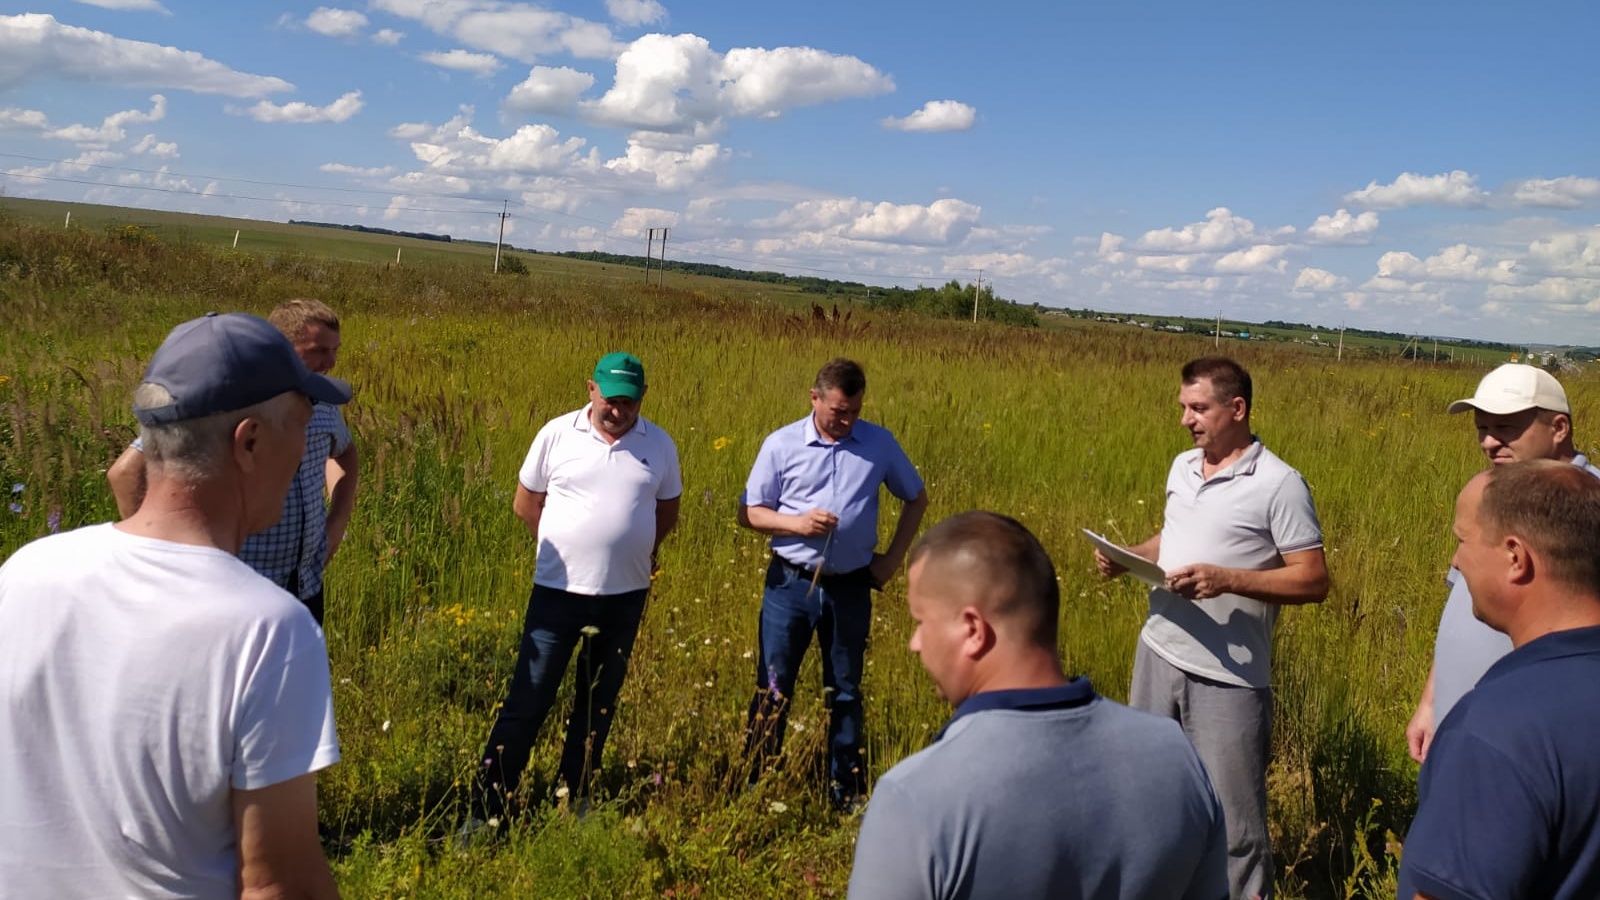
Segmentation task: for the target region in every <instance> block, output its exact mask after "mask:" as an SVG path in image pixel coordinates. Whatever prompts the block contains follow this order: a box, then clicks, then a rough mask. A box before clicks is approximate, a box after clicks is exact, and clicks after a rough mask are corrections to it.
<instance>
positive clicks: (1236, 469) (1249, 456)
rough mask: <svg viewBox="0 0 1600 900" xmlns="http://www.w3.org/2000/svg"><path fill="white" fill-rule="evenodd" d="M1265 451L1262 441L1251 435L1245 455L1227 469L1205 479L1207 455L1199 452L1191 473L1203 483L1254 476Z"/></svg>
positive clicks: (1240, 456) (1241, 455) (1195, 456)
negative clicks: (1262, 452)
mask: <svg viewBox="0 0 1600 900" xmlns="http://www.w3.org/2000/svg"><path fill="white" fill-rule="evenodd" d="M1263 449H1264V447H1263V445H1262V443H1261V439H1260V438H1258V437H1256V436H1255V435H1253V434H1252V435H1250V446H1248V447H1246V448H1244V453H1242V454H1240V455H1239V458H1238V459H1236V460H1234V461H1233V462H1231V463H1229V464H1228V467H1227V468H1226V469H1220V470H1218V471H1216V472H1213V473H1211V477H1210V478H1206V477H1205V468H1204V467H1205V464H1206V453H1205V451H1204V450H1199V451H1198V452H1196V453H1195V455H1194V465H1193V466H1192V467H1191V471H1192V472H1194V474H1195V475H1197V476H1199V477H1200V478H1201V480H1203V481H1218V480H1220V479H1223V478H1234V477H1236V476H1239V475H1254V474H1255V473H1256V463H1258V462H1260V461H1261V451H1262V450H1263Z"/></svg>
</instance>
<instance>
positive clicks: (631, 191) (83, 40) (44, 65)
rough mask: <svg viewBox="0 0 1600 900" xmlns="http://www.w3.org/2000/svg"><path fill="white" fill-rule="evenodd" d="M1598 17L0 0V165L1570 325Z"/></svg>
mask: <svg viewBox="0 0 1600 900" xmlns="http://www.w3.org/2000/svg"><path fill="white" fill-rule="evenodd" d="M27 2H29V0H22V3H23V4H25V3H27ZM1596 34H1600V4H1595V3H1591V2H1576V0H1574V2H1541V0H1528V2H1524V3H1519V4H1510V3H1504V2H1495V3H1488V2H1478V0H1459V2H1451V3H1444V2H1433V0H1418V2H1406V3H1395V2H1392V0H1384V2H1369V0H1347V2H1340V3H1318V4H1309V3H1285V2H1282V0H1274V2H1253V3H1247V2H1226V0H1224V2H1218V3H1210V4H1200V3H1194V2H1192V0H1189V2H1164V0H1162V2H1155V0H1152V2H1125V3H1106V2H1100V3H1082V2H1071V0H1053V2H1016V0H995V2H991V3H987V4H969V3H953V2H952V3H941V2H934V3H928V2H925V0H924V2H916V3H912V2H906V0H871V2H862V0H807V2H805V3H768V2H753V3H752V2H748V0H745V2H727V0H697V2H689V0H683V2H675V0H553V2H547V3H528V2H517V0H356V2H350V3H347V4H344V5H328V6H323V5H317V4H315V3H297V2H285V3H242V2H239V3H216V2H198V0H195V2H188V0H60V2H34V3H33V5H32V6H25V5H22V4H19V3H18V2H17V0H0V192H3V193H4V194H5V195H9V196H17V197H45V198H51V199H59V200H75V201H84V202H94V203H106V204H114V205H119V206H137V207H149V208H160V209H172V210H181V211H191V212H199V213H207V214H211V215H226V216H240V217H245V218H254V219H270V220H277V221H284V220H288V219H302V220H311V221H323V222H337V223H346V224H361V225H368V226H374V227H382V228H391V229H396V230H402V231H429V232H441V233H448V234H451V235H453V236H455V237H457V238H471V239H479V240H494V239H495V235H496V232H497V229H498V228H499V227H500V213H501V211H502V209H505V210H506V211H507V212H508V213H509V218H508V219H507V220H506V223H505V227H506V240H507V241H508V242H509V243H511V244H513V245H516V246H520V247H529V248H534V249H539V250H601V251H606V252H611V253H621V254H632V255H642V254H643V253H644V252H645V250H646V246H647V234H648V233H649V231H650V229H653V228H654V229H661V228H668V229H670V232H668V235H669V236H668V244H667V249H666V254H667V257H668V258H669V259H675V260H686V261H698V262H709V263H720V264H723V265H727V266H732V267H735V268H741V269H755V270H775V271H780V272H787V273H790V274H795V275H815V276H819V277H824V278H835V279H841V280H850V281H861V282H866V283H869V284H878V285H886V286H888V285H892V286H900V287H916V286H918V285H925V286H930V287H936V286H939V285H942V284H944V283H946V282H948V281H950V280H952V279H955V280H958V281H960V282H962V283H963V284H968V285H970V284H971V283H972V282H973V281H975V280H977V279H979V278H981V280H982V283H983V284H984V285H990V286H992V287H993V289H994V290H995V292H996V294H997V295H998V296H1001V297H1004V298H1007V299H1011V300H1017V301H1020V302H1024V303H1040V304H1042V305H1044V306H1047V307H1071V308H1085V307H1088V308H1093V309H1097V310H1107V311H1125V312H1139V313H1155V314H1174V315H1189V316H1203V317H1210V316H1215V315H1222V316H1224V317H1227V318H1233V319H1241V320H1245V321H1256V322H1260V321H1266V320H1283V321H1290V322H1304V323H1309V324H1314V325H1320V326H1322V327H1324V328H1338V327H1340V326H1348V327H1352V328H1371V329H1381V330H1392V331H1401V332H1407V333H1420V334H1423V335H1440V336H1457V337H1470V338H1480V339H1490V340H1500V341H1506V342H1511V343H1549V344H1588V345H1600V153H1597V151H1600V107H1597V103H1596V98H1597V96H1600V95H1597V88H1600V53H1595V52H1593V37H1594V35H1596ZM659 233H660V232H657V234H659ZM657 249H659V248H657Z"/></svg>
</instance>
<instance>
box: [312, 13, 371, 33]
mask: <svg viewBox="0 0 1600 900" xmlns="http://www.w3.org/2000/svg"><path fill="white" fill-rule="evenodd" d="M306 27H307V28H309V29H311V30H312V31H315V32H316V33H317V34H320V35H324V36H326V37H341V38H342V37H352V36H354V35H357V34H360V33H361V29H363V28H365V27H367V17H366V16H364V15H362V14H361V13H359V12H357V11H355V10H353V9H334V8H332V7H328V6H319V7H317V8H316V9H315V10H313V11H312V13H311V15H309V16H306Z"/></svg>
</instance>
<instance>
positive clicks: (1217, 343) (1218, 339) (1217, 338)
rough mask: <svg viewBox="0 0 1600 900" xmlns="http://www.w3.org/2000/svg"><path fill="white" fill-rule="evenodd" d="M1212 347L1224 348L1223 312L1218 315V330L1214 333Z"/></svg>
mask: <svg viewBox="0 0 1600 900" xmlns="http://www.w3.org/2000/svg"><path fill="white" fill-rule="evenodd" d="M1211 346H1213V347H1221V346H1222V313H1221V312H1218V313H1217V330H1216V331H1215V332H1213V333H1212V340H1211Z"/></svg>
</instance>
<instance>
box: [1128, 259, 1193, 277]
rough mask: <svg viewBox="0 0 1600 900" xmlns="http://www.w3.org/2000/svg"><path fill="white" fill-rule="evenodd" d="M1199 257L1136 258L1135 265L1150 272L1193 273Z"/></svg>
mask: <svg viewBox="0 0 1600 900" xmlns="http://www.w3.org/2000/svg"><path fill="white" fill-rule="evenodd" d="M1197 259H1198V257H1194V256H1136V257H1134V260H1133V264H1134V265H1136V266H1138V267H1139V268H1141V269H1144V270H1146V271H1150V272H1178V273H1183V272H1192V271H1194V267H1195V262H1196V260H1197Z"/></svg>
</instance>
